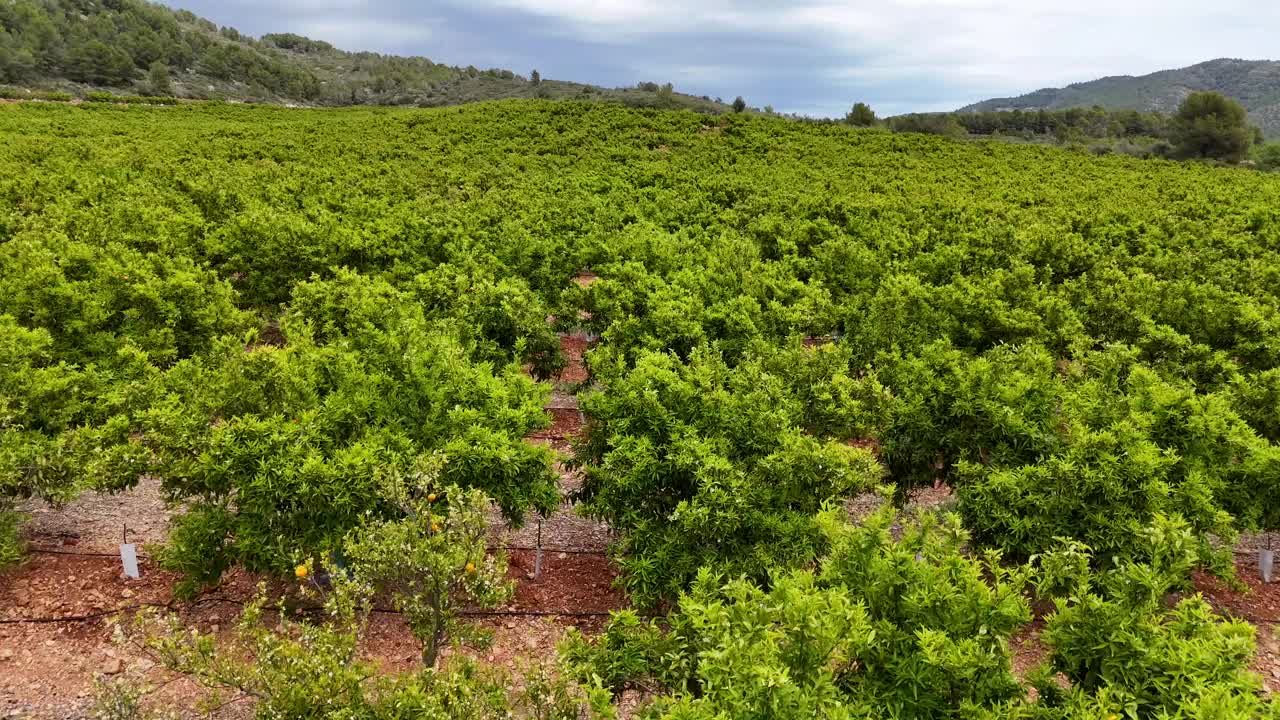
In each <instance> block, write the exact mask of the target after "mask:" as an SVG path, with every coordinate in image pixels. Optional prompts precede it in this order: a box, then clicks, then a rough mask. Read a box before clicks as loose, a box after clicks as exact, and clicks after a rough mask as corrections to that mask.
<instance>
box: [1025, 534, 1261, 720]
mask: <svg viewBox="0 0 1280 720" xmlns="http://www.w3.org/2000/svg"><path fill="white" fill-rule="evenodd" d="M1140 541H1141V542H1142V543H1143V544H1144V545H1145V547H1144V550H1145V553H1144V554H1145V561H1144V562H1142V563H1136V562H1133V561H1120V562H1118V563H1116V564H1114V565H1112V566H1111V567H1106V568H1105V569H1103V570H1102V571H1098V570H1097V569H1095V568H1094V567H1093V566H1094V565H1096V563H1094V562H1092V559H1091V557H1090V556H1091V551H1090V549H1089V548H1088V547H1086V546H1084V545H1081V544H1079V543H1070V544H1068V545H1066V546H1065V547H1063V548H1061V549H1058V550H1054V551H1053V552H1050V553H1048V554H1046V555H1045V556H1044V557H1043V558H1042V559H1041V561H1040V568H1041V578H1040V581H1039V582H1040V586H1041V589H1042V591H1047V592H1049V593H1051V594H1054V595H1055V596H1056V597H1055V601H1054V602H1055V607H1056V611H1055V613H1054V614H1053V615H1052V616H1050V618H1049V620H1048V623H1047V625H1046V628H1045V632H1044V635H1043V638H1044V641H1045V642H1046V644H1048V645H1049V646H1050V647H1051V648H1052V656H1051V660H1050V662H1051V664H1052V669H1053V670H1054V671H1057V672H1061V673H1063V674H1064V675H1065V677H1066V678H1067V680H1068V681H1069V682H1070V683H1071V694H1072V695H1077V696H1078V695H1080V694H1093V695H1096V696H1097V697H1104V696H1105V697H1107V698H1108V699H1109V702H1110V703H1111V704H1113V705H1114V706H1115V707H1116V711H1117V712H1121V711H1122V712H1123V713H1124V714H1126V715H1128V716H1130V717H1203V716H1204V715H1202V714H1201V713H1204V712H1206V711H1212V712H1213V713H1214V714H1213V715H1211V716H1219V717H1233V718H1234V717H1241V718H1255V717H1262V716H1264V715H1266V716H1268V717H1274V713H1276V712H1277V710H1278V709H1277V708H1276V705H1275V703H1274V702H1269V701H1266V700H1264V699H1262V697H1261V695H1260V692H1259V690H1260V686H1261V683H1260V681H1259V678H1258V677H1257V676H1256V675H1255V674H1253V673H1252V672H1250V671H1249V666H1250V664H1251V662H1252V660H1253V656H1254V640H1253V635H1254V630H1253V628H1252V627H1251V626H1250V625H1249V624H1247V623H1245V622H1242V621H1238V620H1236V621H1232V620H1224V619H1222V618H1220V617H1219V616H1218V615H1217V613H1216V612H1215V611H1214V609H1213V608H1212V607H1211V606H1210V605H1209V603H1208V602H1206V601H1205V600H1204V599H1203V598H1202V597H1200V596H1199V595H1196V596H1193V597H1189V598H1184V599H1182V600H1179V601H1178V602H1177V604H1176V605H1174V606H1172V607H1170V606H1169V604H1168V603H1167V602H1166V597H1167V594H1168V592H1169V591H1170V590H1172V589H1175V588H1178V587H1180V586H1181V585H1182V584H1183V583H1184V582H1185V577H1186V572H1187V571H1188V570H1189V569H1190V568H1191V567H1192V566H1193V565H1194V564H1195V563H1196V561H1197V559H1198V549H1197V540H1196V537H1195V535H1194V533H1192V532H1191V530H1190V528H1188V527H1187V525H1186V524H1185V523H1179V522H1176V521H1169V520H1166V519H1163V518H1157V519H1156V522H1155V524H1154V525H1153V526H1152V527H1150V528H1148V529H1146V530H1144V531H1143V532H1142V533H1141V536H1140ZM1041 697H1042V700H1041V702H1042V703H1043V704H1045V705H1047V706H1050V707H1052V706H1057V705H1060V704H1063V703H1064V702H1065V701H1066V699H1067V693H1065V692H1064V691H1062V690H1061V689H1059V688H1058V687H1057V686H1056V685H1053V684H1052V683H1051V682H1045V683H1042V685H1041ZM1180 713H1186V714H1180ZM1219 713H1228V714H1219Z"/></svg>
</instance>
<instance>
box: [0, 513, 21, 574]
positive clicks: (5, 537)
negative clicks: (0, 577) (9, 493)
mask: <svg viewBox="0 0 1280 720" xmlns="http://www.w3.org/2000/svg"><path fill="white" fill-rule="evenodd" d="M6 508H7V501H6V500H3V499H0V568H5V567H8V566H9V565H12V564H14V563H16V562H18V561H19V560H21V559H22V555H23V552H22V550H23V548H22V537H21V535H20V533H19V529H20V528H21V526H22V516H21V515H19V514H18V513H16V512H13V511H12V510H8V509H6Z"/></svg>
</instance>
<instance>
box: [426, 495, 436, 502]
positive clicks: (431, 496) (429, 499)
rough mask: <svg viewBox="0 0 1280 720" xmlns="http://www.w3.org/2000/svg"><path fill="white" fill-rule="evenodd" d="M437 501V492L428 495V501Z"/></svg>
mask: <svg viewBox="0 0 1280 720" xmlns="http://www.w3.org/2000/svg"><path fill="white" fill-rule="evenodd" d="M435 501H436V494H435V493H430V494H428V495H427V502H435Z"/></svg>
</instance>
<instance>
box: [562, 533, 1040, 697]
mask: <svg viewBox="0 0 1280 720" xmlns="http://www.w3.org/2000/svg"><path fill="white" fill-rule="evenodd" d="M894 520H895V515H894V513H893V512H891V511H889V510H884V511H881V512H879V513H877V514H876V515H875V516H874V517H873V518H871V519H870V520H869V522H868V523H867V524H866V525H865V526H862V527H854V526H850V525H847V524H845V523H843V522H842V521H841V520H839V519H838V517H837V515H836V514H835V513H829V514H827V515H826V516H825V517H824V519H823V525H824V529H825V532H827V533H828V534H829V536H830V540H831V546H832V547H831V552H830V554H829V555H828V556H827V557H826V558H825V559H824V561H823V562H822V563H821V569H820V570H819V571H818V572H817V573H813V572H807V571H800V572H786V573H779V574H778V575H776V576H775V577H774V582H773V583H772V586H771V588H770V589H768V590H765V589H762V588H761V587H759V586H758V585H756V584H754V583H752V582H750V581H747V580H745V579H739V580H733V581H729V582H725V581H723V580H722V579H721V578H720V577H719V576H717V575H715V574H713V573H710V572H707V571H704V572H702V573H700V574H699V576H698V578H697V580H696V581H695V582H694V583H693V584H692V586H691V588H690V590H689V591H688V593H686V594H684V595H682V596H681V598H680V604H679V611H678V612H677V613H675V614H673V615H671V616H670V617H669V618H668V624H669V625H670V629H669V630H666V631H664V630H662V629H660V628H659V626H658V625H657V624H656V623H649V624H644V623H641V622H640V621H639V620H638V619H637V618H636V617H635V615H634V614H633V613H622V614H620V615H618V616H616V617H615V618H614V620H613V621H612V622H611V623H610V626H609V627H608V628H607V629H606V630H605V634H604V635H603V636H602V637H601V638H600V639H599V640H597V641H595V642H588V641H586V640H584V639H582V638H581V637H576V638H572V639H571V641H570V642H569V643H568V644H567V645H566V647H565V648H564V655H565V658H566V660H567V661H568V662H569V664H570V665H571V666H572V667H574V668H575V671H576V672H577V673H579V674H580V675H581V676H582V677H594V678H597V679H598V680H599V681H601V682H602V683H604V685H605V686H606V687H611V688H612V689H613V690H614V691H615V692H616V691H619V690H621V689H622V688H623V687H624V686H625V685H626V684H627V683H630V682H640V683H641V684H644V683H647V682H652V683H656V684H657V685H658V686H659V687H660V688H662V689H664V690H665V691H666V693H669V696H664V697H660V699H659V700H658V701H657V703H656V704H655V705H654V707H652V708H650V711H649V712H650V714H649V716H652V717H659V716H660V717H664V718H703V717H706V718H713V717H729V716H732V717H833V718H836V717H838V718H845V717H914V718H927V717H949V716H952V715H954V714H956V713H958V712H959V711H961V710H962V709H963V710H967V711H970V712H971V711H973V710H974V709H977V708H981V707H999V706H1001V705H1003V704H1005V703H1011V702H1013V701H1014V700H1016V699H1018V698H1020V696H1021V693H1022V688H1021V687H1020V685H1019V684H1018V682H1017V681H1016V680H1015V679H1014V677H1013V675H1012V674H1011V671H1010V665H1009V654H1008V646H1007V643H1008V638H1009V636H1010V635H1011V634H1012V632H1014V631H1015V630H1016V629H1018V628H1020V627H1021V626H1022V624H1024V623H1026V622H1027V621H1028V620H1029V619H1030V610H1029V607H1028V605H1027V602H1026V600H1025V599H1024V598H1023V597H1022V596H1021V594H1020V592H1021V588H1022V582H1023V577H1024V576H1023V575H1021V574H1020V573H1018V572H1010V571H1008V570H1005V569H1002V568H1001V566H1000V564H999V562H998V557H997V556H994V555H993V556H990V557H988V558H986V559H984V560H981V561H975V560H971V559H968V558H966V557H964V556H963V555H962V554H961V552H960V551H961V546H962V545H963V544H964V542H965V538H964V534H963V532H962V531H960V530H959V528H958V526H957V524H956V521H955V520H954V519H950V520H944V521H941V522H939V521H938V520H936V519H932V518H921V521H920V522H919V523H918V524H912V525H910V526H909V528H908V530H907V535H906V536H905V537H904V538H903V539H902V540H901V541H900V542H896V541H894V540H893V539H892V537H891V534H890V527H891V525H892V524H893V523H894ZM988 577H990V578H991V579H990V580H988Z"/></svg>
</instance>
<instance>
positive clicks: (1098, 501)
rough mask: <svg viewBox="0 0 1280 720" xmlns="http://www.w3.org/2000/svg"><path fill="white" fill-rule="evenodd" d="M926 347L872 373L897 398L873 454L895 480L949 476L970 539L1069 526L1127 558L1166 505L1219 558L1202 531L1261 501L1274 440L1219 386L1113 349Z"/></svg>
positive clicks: (1027, 549)
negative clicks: (1199, 384) (1210, 387)
mask: <svg viewBox="0 0 1280 720" xmlns="http://www.w3.org/2000/svg"><path fill="white" fill-rule="evenodd" d="M929 350H930V351H929V352H926V353H924V354H923V355H922V357H921V358H919V359H914V360H911V361H908V362H904V363H899V364H897V365H896V367H894V369H892V370H885V371H882V373H881V378H882V380H885V381H886V382H888V384H889V385H890V386H892V387H895V388H898V389H899V391H898V393H897V397H896V399H897V400H898V401H899V403H900V405H899V406H898V409H897V410H898V415H897V416H896V417H895V421H894V423H893V425H892V426H891V427H890V428H889V429H888V430H887V431H886V432H885V433H884V457H885V458H886V460H887V461H888V463H889V466H890V469H891V472H892V474H893V476H894V477H895V478H898V479H899V480H900V482H903V481H907V480H909V479H914V482H915V483H917V484H927V483H928V482H931V481H932V480H933V479H934V478H936V477H947V478H949V479H951V480H952V481H953V482H954V483H955V485H956V487H957V491H958V495H959V499H960V511H961V513H962V514H963V515H964V517H965V522H966V525H967V526H968V527H969V528H971V529H972V531H973V532H974V534H975V536H976V537H977V538H978V539H979V540H980V541H981V542H983V543H986V544H991V545H995V546H999V547H1002V548H1004V549H1006V550H1007V551H1009V552H1011V553H1014V554H1017V555H1020V556H1023V557H1025V556H1027V555H1030V554H1033V553H1036V552H1040V551H1043V550H1045V549H1047V548H1048V546H1049V544H1051V543H1052V542H1054V538H1059V537H1071V538H1076V539H1080V540H1083V541H1085V542H1089V543H1092V544H1093V546H1094V547H1096V548H1097V549H1098V550H1099V552H1101V553H1106V554H1107V555H1111V554H1119V555H1121V556H1128V555H1130V554H1131V553H1132V552H1133V551H1134V548H1135V546H1134V539H1135V537H1136V533H1137V531H1138V529H1139V528H1141V527H1144V526H1146V525H1148V524H1149V523H1150V522H1152V520H1153V518H1155V517H1156V516H1157V515H1161V514H1176V515H1179V516H1180V517H1182V518H1184V519H1186V520H1187V521H1188V522H1190V523H1191V525H1192V527H1193V528H1194V529H1195V530H1196V531H1197V532H1198V533H1199V534H1200V535H1201V537H1202V538H1204V540H1203V543H1202V549H1203V553H1204V554H1203V559H1204V561H1205V563H1206V564H1218V563H1222V562H1225V558H1224V557H1222V556H1221V554H1220V553H1218V552H1216V551H1213V550H1212V547H1211V544H1210V543H1209V540H1208V538H1209V537H1210V536H1220V537H1226V536H1229V535H1230V534H1231V528H1232V520H1233V518H1232V515H1234V516H1235V517H1236V519H1238V520H1240V521H1242V523H1243V524H1244V525H1246V526H1249V525H1254V524H1255V523H1256V522H1257V520H1258V515H1257V512H1258V511H1261V510H1262V508H1264V507H1265V503H1259V502H1257V500H1258V499H1259V497H1260V496H1267V495H1266V493H1268V490H1267V489H1266V488H1267V487H1269V481H1268V480H1266V478H1267V477H1270V476H1272V473H1274V472H1275V467H1276V466H1275V464H1274V463H1275V460H1274V457H1275V450H1276V448H1275V446H1274V445H1272V444H1270V443H1268V442H1267V441H1266V440H1264V439H1262V438H1260V437H1258V436H1257V434H1256V433H1255V432H1254V431H1253V429H1252V428H1250V427H1249V425H1248V424H1247V423H1245V422H1244V421H1243V420H1242V419H1241V418H1240V417H1239V416H1238V415H1237V414H1236V412H1235V411H1234V410H1233V409H1232V403H1231V401H1230V399H1229V397H1228V396H1226V395H1223V394H1214V393H1197V392H1196V389H1195V387H1194V386H1193V385H1191V384H1190V383H1188V382H1186V381H1179V380H1175V379H1172V378H1169V379H1164V378H1162V377H1161V376H1160V375H1159V374H1158V373H1156V372H1154V371H1152V370H1151V369H1149V368H1147V367H1145V366H1143V365H1142V364H1140V363H1138V362H1135V359H1134V357H1133V356H1134V354H1135V353H1133V352H1131V351H1125V350H1122V349H1121V348H1114V347H1113V348H1110V349H1107V350H1104V351H1097V352H1089V353H1082V354H1081V355H1080V356H1079V359H1078V360H1077V361H1075V362H1070V363H1067V362H1059V361H1055V360H1054V359H1053V356H1052V355H1051V354H1049V353H1048V352H1046V351H1045V350H1044V349H1043V348H1041V347H1038V346H1034V345H1026V346H1022V347H1016V348H1015V347H1012V346H1002V347H998V348H995V349H993V350H992V351H990V352H988V353H985V354H984V355H983V356H982V357H981V358H980V359H970V358H968V357H966V356H965V355H964V354H963V353H960V352H958V351H956V350H954V349H950V348H945V347H941V346H933V347H931V348H929ZM935 423H936V424H935ZM1260 494H1261V495H1260Z"/></svg>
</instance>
